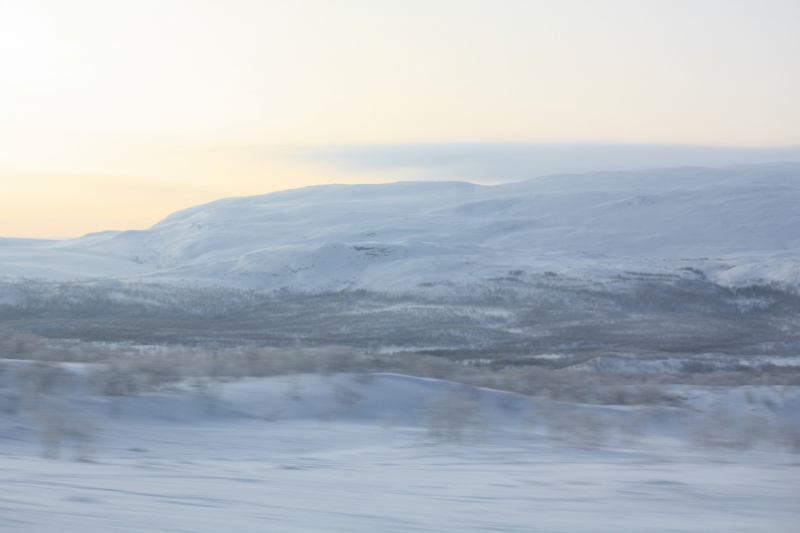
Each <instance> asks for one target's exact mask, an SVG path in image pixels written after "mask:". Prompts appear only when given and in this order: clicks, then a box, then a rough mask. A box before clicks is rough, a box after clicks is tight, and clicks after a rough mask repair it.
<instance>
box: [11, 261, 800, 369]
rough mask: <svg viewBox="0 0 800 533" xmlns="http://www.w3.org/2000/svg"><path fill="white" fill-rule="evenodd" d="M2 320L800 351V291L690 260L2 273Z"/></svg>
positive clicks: (101, 330)
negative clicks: (195, 280)
mask: <svg viewBox="0 0 800 533" xmlns="http://www.w3.org/2000/svg"><path fill="white" fill-rule="evenodd" d="M0 325H2V326H4V327H6V328H8V329H13V330H15V331H19V332H29V333H34V334H36V335H39V336H44V337H48V338H54V339H55V338H71V339H78V340H82V341H100V342H117V343H119V342H127V343H136V344H155V345H182V346H206V345H209V344H212V343H213V344H216V345H218V346H223V347H236V346H243V345H248V344H252V345H256V346H261V347H275V348H279V347H291V346H295V345H298V344H300V345H304V346H310V347H313V346H328V345H341V346H349V347H352V348H355V349H358V350H361V351H365V352H373V353H374V352H387V351H396V350H399V351H412V352H419V353H422V354H427V355H435V356H446V357H448V358H451V359H470V360H472V359H492V360H495V359H501V358H502V359H504V360H505V361H506V363H505V364H510V363H511V362H513V361H514V360H517V362H519V363H520V364H522V363H521V361H522V359H520V358H524V357H527V356H530V355H536V354H547V353H561V354H570V355H574V356H576V357H591V356H595V355H598V354H606V353H634V354H641V355H652V354H703V353H709V352H721V353H727V354H738V355H755V354H775V355H781V354H796V353H797V351H798V349H800V296H798V294H797V293H795V292H793V291H790V290H786V289H783V288H779V287H773V286H768V285H761V286H751V287H746V288H740V289H732V288H728V287H722V286H719V285H716V284H713V283H710V282H708V281H706V280H704V279H701V278H699V277H697V276H695V275H694V274H693V273H691V272H690V273H688V274H687V276H678V275H675V276H670V275H659V276H654V275H646V274H639V273H627V274H626V275H625V276H621V277H620V278H618V279H615V280H608V281H605V282H602V283H600V282H598V283H586V282H580V281H577V280H568V279H560V278H557V277H556V276H553V275H525V274H524V273H521V272H519V271H514V272H510V273H509V275H508V276H505V277H501V278H496V279H492V280H486V281H484V282H481V283H472V284H456V283H438V284H425V286H421V287H419V288H418V289H416V290H413V291H398V292H370V291H365V290H353V291H341V292H323V293H304V292H296V291H289V290H284V291H275V292H269V293H265V292H259V291H246V290H237V289H231V288H223V287H176V286H168V285H155V284H142V283H136V284H122V283H118V282H95V283H46V282H41V281H26V282H20V283H4V284H0Z"/></svg>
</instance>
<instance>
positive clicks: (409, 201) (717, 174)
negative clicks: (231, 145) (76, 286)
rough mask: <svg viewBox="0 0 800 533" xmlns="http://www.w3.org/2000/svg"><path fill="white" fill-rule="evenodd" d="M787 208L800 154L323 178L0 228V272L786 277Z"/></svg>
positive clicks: (795, 235)
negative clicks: (29, 230) (114, 215)
mask: <svg viewBox="0 0 800 533" xmlns="http://www.w3.org/2000/svg"><path fill="white" fill-rule="evenodd" d="M798 205H800V163H784V164H763V165H741V166H733V167H727V168H722V169H709V168H668V169H660V170H649V171H640V172H600V173H589V174H580V175H556V176H545V177H540V178H534V179H530V180H526V181H522V182H518V183H510V184H503V185H495V186H480V185H473V184H470V183H464V182H400V183H390V184H381V185H323V186H315V187H306V188H302V189H296V190H288V191H282V192H276V193H271V194H265V195H262V196H251V197H244V198H227V199H224V200H218V201H215V202H212V203H209V204H205V205H200V206H196V207H192V208H189V209H185V210H183V211H179V212H177V213H173V214H172V215H170V216H168V217H167V218H165V219H164V220H162V221H161V222H159V223H157V224H156V225H155V226H153V227H152V228H150V229H148V230H144V231H121V232H120V231H106V232H101V233H94V234H89V235H86V236H83V237H80V238H75V239H68V240H62V241H48V240H32V239H0V278H5V279H7V280H13V279H16V278H41V279H48V280H55V281H70V280H93V279H116V280H121V281H153V282H156V281H157V282H168V283H181V284H192V285H196V284H201V285H227V286H231V287H239V288H247V289H264V290H272V289H279V288H283V287H286V288H291V289H298V290H310V291H324V290H341V289H352V288H365V289H372V290H387V289H407V288H413V287H416V286H418V285H419V284H420V283H435V282H441V281H476V280H480V279H487V278H490V277H493V276H502V275H505V274H507V273H508V272H509V271H514V270H524V271H526V272H547V271H551V272H556V273H559V274H566V275H571V276H575V275H579V276H589V277H609V276H616V275H618V274H620V273H622V272H627V271H637V272H638V271H647V272H653V273H658V272H664V273H670V272H671V273H674V272H676V271H678V270H679V269H684V270H685V269H687V268H690V269H694V271H696V272H698V275H701V276H704V277H707V279H709V281H713V282H715V283H719V284H722V285H726V286H737V285H748V284H753V283H765V282H774V283H779V284H783V285H789V286H793V287H797V286H798V285H800V209H797V206H798Z"/></svg>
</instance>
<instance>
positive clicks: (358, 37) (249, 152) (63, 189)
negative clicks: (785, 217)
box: [0, 0, 800, 238]
mask: <svg viewBox="0 0 800 533" xmlns="http://www.w3.org/2000/svg"><path fill="white" fill-rule="evenodd" d="M798 27H800V2H797V1H796V0H792V1H771V0H760V1H736V0H725V1H708V0H693V1H671V0H670V1H658V0H653V1H648V2H641V1H639V0H635V1H621V0H602V1H599V0H598V1H571V0H559V1H535V0H522V1H513V0H493V1H491V2H490V1H487V0H483V1H472V0H452V1H451V0H425V1H416V0H404V1H403V2H395V1H383V0H298V1H293V2H288V1H269V0H224V1H222V0H118V1H114V2H109V1H107V0H0V237H47V238H59V237H67V236H76V235H81V234H84V233H87V232H91V231H101V230H108V229H118V230H121V229H143V228H146V227H149V226H150V225H152V224H154V223H155V222H157V221H158V220H160V219H161V218H163V217H164V216H166V215H167V214H169V213H171V212H173V211H176V210H178V209H182V208H185V207H189V206H192V205H196V204H199V203H203V202H207V201H211V200H214V199H218V198H222V197H228V196H241V195H251V194H264V193H268V192H271V191H275V190H282V189H287V188H294V187H301V186H306V185H313V184H321V183H334V182H336V183H375V182H385V181H395V180H399V179H466V180H469V181H473V182H477V183H486V184H490V183H499V182H503V181H514V180H518V179H525V178H526V177H534V176H535V175H537V174H539V175H542V174H548V173H563V172H583V171H591V170H632V169H636V168H648V167H657V166H676V165H678V166H680V165H709V166H720V165H725V164H733V163H757V162H761V161H776V160H792V161H800V98H798V97H797V95H798V94H800V61H798V60H797V58H798V57H800V32H797V31H796V29H797V28H798Z"/></svg>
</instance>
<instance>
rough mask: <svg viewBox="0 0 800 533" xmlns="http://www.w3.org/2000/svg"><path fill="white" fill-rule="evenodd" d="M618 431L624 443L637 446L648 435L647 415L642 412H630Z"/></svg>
mask: <svg viewBox="0 0 800 533" xmlns="http://www.w3.org/2000/svg"><path fill="white" fill-rule="evenodd" d="M618 429H619V434H620V440H622V442H624V443H626V444H635V443H636V442H639V441H640V440H641V439H642V438H643V437H644V436H645V435H646V434H647V415H646V414H645V413H643V412H642V411H629V412H628V413H626V416H625V418H624V419H622V421H621V422H620V423H619V425H618Z"/></svg>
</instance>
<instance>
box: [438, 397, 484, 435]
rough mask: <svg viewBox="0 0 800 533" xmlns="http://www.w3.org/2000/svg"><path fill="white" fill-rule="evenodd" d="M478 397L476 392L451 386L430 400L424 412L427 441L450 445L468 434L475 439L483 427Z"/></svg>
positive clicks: (482, 414) (482, 415)
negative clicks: (449, 442)
mask: <svg viewBox="0 0 800 533" xmlns="http://www.w3.org/2000/svg"><path fill="white" fill-rule="evenodd" d="M479 395H480V391H478V390H476V389H472V388H469V387H465V386H453V387H450V388H448V389H447V390H446V391H445V392H444V393H442V394H441V395H439V396H437V397H436V398H434V399H433V401H431V402H430V403H429V404H428V405H427V406H425V408H424V420H425V428H426V430H427V434H428V437H429V438H431V439H432V440H436V441H451V442H452V441H461V440H463V439H464V438H466V437H467V436H469V435H470V434H472V435H473V436H474V435H477V434H478V433H479V432H480V431H481V430H482V429H483V428H484V427H485V423H486V415H485V413H484V411H483V408H482V406H481V404H480V402H479V399H480V396H479Z"/></svg>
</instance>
